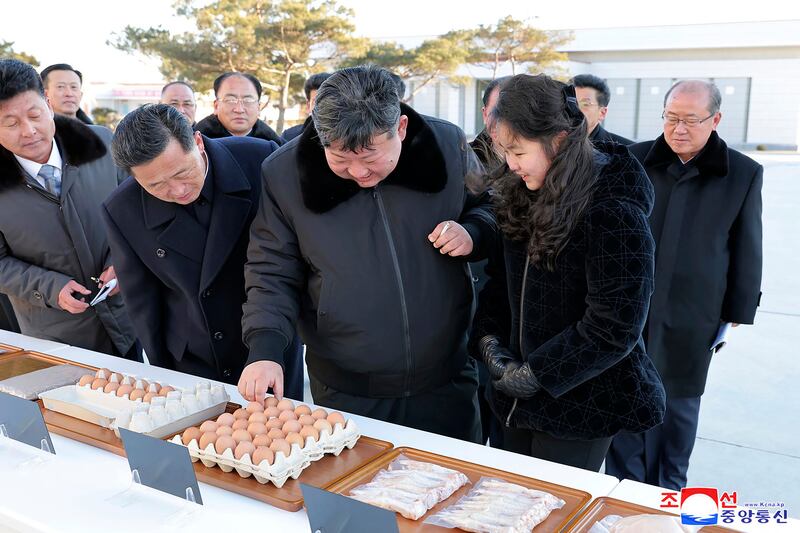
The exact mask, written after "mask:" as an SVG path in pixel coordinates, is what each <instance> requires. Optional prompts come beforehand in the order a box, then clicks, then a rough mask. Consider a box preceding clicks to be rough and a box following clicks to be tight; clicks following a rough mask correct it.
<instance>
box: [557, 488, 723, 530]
mask: <svg viewBox="0 0 800 533" xmlns="http://www.w3.org/2000/svg"><path fill="white" fill-rule="evenodd" d="M612 514H616V515H620V516H633V515H637V514H667V515H670V514H671V515H674V514H675V513H668V512H666V511H662V510H660V509H652V508H650V507H645V506H643V505H637V504H635V503H630V502H626V501H622V500H617V499H616V498H610V497H608V496H603V497H601V498H597V499H596V500H595V501H593V502H592V504H591V505H590V506H589V507H587V508H586V510H585V511H583V512H582V513H581V514H580V515H579V516H578V518H577V519H576V521H575V523H574V524H572V525H571V526H570V528H569V529H567V533H586V532H587V531H589V530H590V529H591V528H592V526H593V525H594V524H595V523H596V522H598V521H600V520H602V519H603V518H605V517H607V516H609V515H612ZM700 531H701V533H723V532H730V533H733V532H734V530H733V529H728V528H726V527H722V526H706V527H704V528H701V529H700Z"/></svg>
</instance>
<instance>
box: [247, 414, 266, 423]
mask: <svg viewBox="0 0 800 533" xmlns="http://www.w3.org/2000/svg"><path fill="white" fill-rule="evenodd" d="M267 420H269V419H268V418H267V415H265V414H264V413H253V414H252V415H250V418H248V419H247V421H248V422H250V423H251V424H252V423H254V422H256V423H261V424H266V423H267Z"/></svg>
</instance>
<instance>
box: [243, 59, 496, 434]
mask: <svg viewBox="0 0 800 533" xmlns="http://www.w3.org/2000/svg"><path fill="white" fill-rule="evenodd" d="M312 117H313V125H311V124H310V125H309V126H308V127H307V128H305V129H304V130H303V133H302V134H301V135H300V137H299V139H297V140H295V141H292V142H290V143H288V144H287V145H285V146H284V147H283V148H281V149H280V150H278V151H277V152H276V153H275V154H273V155H272V156H271V157H270V158H269V159H267V161H265V162H264V166H263V174H264V178H265V179H264V186H265V190H264V193H263V194H262V200H261V201H262V204H261V210H260V211H259V214H258V216H257V217H256V219H255V220H254V221H253V226H252V230H251V231H252V235H251V239H250V249H249V251H248V263H247V267H246V272H245V276H246V280H247V290H248V294H247V303H246V304H245V308H244V328H243V329H244V337H245V341H246V342H247V344H248V345H249V347H250V357H251V358H261V359H269V361H262V362H261V363H254V364H253V365H251V367H248V369H245V372H244V373H243V375H242V381H241V382H240V383H239V389H240V390H241V391H243V394H244V395H245V396H246V397H250V398H252V397H259V396H261V395H262V394H263V391H264V389H265V388H266V386H269V385H272V384H273V383H279V382H280V380H281V379H282V377H281V367H280V364H281V363H282V360H283V357H284V355H283V354H284V351H285V348H286V346H287V345H288V344H289V342H288V340H289V339H291V338H292V336H293V335H294V331H295V327H297V328H298V329H299V330H300V334H301V338H302V339H303V341H304V342H305V343H306V346H307V350H306V362H307V363H308V373H309V378H310V380H311V392H312V395H313V397H314V401H315V402H316V403H318V404H321V405H326V406H329V407H333V408H335V409H342V410H345V411H349V412H352V413H358V414H362V415H365V416H369V417H373V418H378V419H381V420H386V421H389V422H393V423H398V424H402V425H406V426H410V427H415V428H417V429H422V430H425V431H432V432H436V433H440V434H444V435H448V436H451V437H456V438H462V439H466V440H471V441H476V442H477V441H479V440H480V429H479V427H478V416H477V410H478V409H477V407H478V405H477V397H476V389H477V385H478V380H477V373H476V371H475V366H474V363H473V362H472V361H470V360H468V359H467V353H466V333H467V327H468V326H469V322H470V315H471V308H472V299H473V292H472V282H471V279H470V276H469V270H468V268H467V264H466V261H467V260H470V259H472V258H473V257H475V256H479V255H480V254H482V253H485V249H486V248H488V247H489V246H490V244H491V242H492V239H493V231H492V230H493V229H494V217H493V215H492V213H491V210H490V209H489V206H488V199H482V200H479V199H477V198H476V197H474V196H472V195H471V194H468V193H467V191H466V189H465V186H464V175H465V173H466V172H467V165H468V160H469V157H470V156H471V154H470V152H469V147H468V146H467V143H466V139H465V138H464V133H463V132H462V131H461V130H460V129H459V128H458V127H456V126H454V125H453V124H450V123H448V122H444V121H441V120H438V119H433V118H428V117H422V116H420V115H419V114H417V113H415V112H414V111H413V110H412V109H411V108H410V107H407V106H405V105H403V104H401V103H400V102H399V100H398V98H397V92H396V89H395V85H394V81H393V80H392V77H391V75H390V74H389V72H388V71H386V70H385V69H379V68H377V67H356V68H349V69H344V70H341V71H339V72H337V73H335V74H334V75H333V76H331V77H330V78H329V79H328V80H327V81H326V82H325V83H324V84H323V85H322V87H321V88H320V90H319V93H318V94H317V100H316V105H315V106H314V111H313V114H312Z"/></svg>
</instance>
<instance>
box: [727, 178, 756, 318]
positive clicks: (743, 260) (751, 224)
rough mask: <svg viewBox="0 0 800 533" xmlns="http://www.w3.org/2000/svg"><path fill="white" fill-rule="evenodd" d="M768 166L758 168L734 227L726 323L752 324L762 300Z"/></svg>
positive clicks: (729, 267) (732, 231) (731, 236)
mask: <svg viewBox="0 0 800 533" xmlns="http://www.w3.org/2000/svg"><path fill="white" fill-rule="evenodd" d="M763 183H764V167H762V166H761V165H758V168H757V169H756V172H755V174H754V175H753V179H752V182H751V184H750V189H749V190H748V191H747V196H746V197H745V199H744V202H743V203H742V208H741V210H740V211H739V215H738V216H737V217H736V221H735V222H734V223H733V227H732V228H731V232H730V237H729V241H728V242H729V245H730V263H729V264H728V286H727V289H726V291H725V299H724V300H723V303H722V320H723V321H724V322H734V323H737V324H752V323H753V321H754V320H755V316H756V308H757V307H758V304H759V301H760V299H761V265H762V250H761V232H762V230H761V187H762V185H763Z"/></svg>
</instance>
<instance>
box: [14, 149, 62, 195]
mask: <svg viewBox="0 0 800 533" xmlns="http://www.w3.org/2000/svg"><path fill="white" fill-rule="evenodd" d="M14 157H16V158H17V161H19V164H20V166H21V167H22V169H23V170H24V171H25V172H27V173H28V175H29V176H30V177H32V178H33V179H35V180H36V181H38V182H39V184H40V185H42V186H44V180H43V179H42V178H40V177H39V171H40V170H42V167H43V166H44V165H43V164H42V163H37V162H36V161H31V160H30V159H25V158H24V157H20V156H18V155H17V154H14ZM45 164H46V165H52V166H54V167H56V172H55V176H56V178H57V179H61V166H62V164H63V160H62V159H61V152H60V151H59V150H58V144H56V141H55V139H53V147H52V148H51V149H50V158H49V159H48V160H47V163H45Z"/></svg>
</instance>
